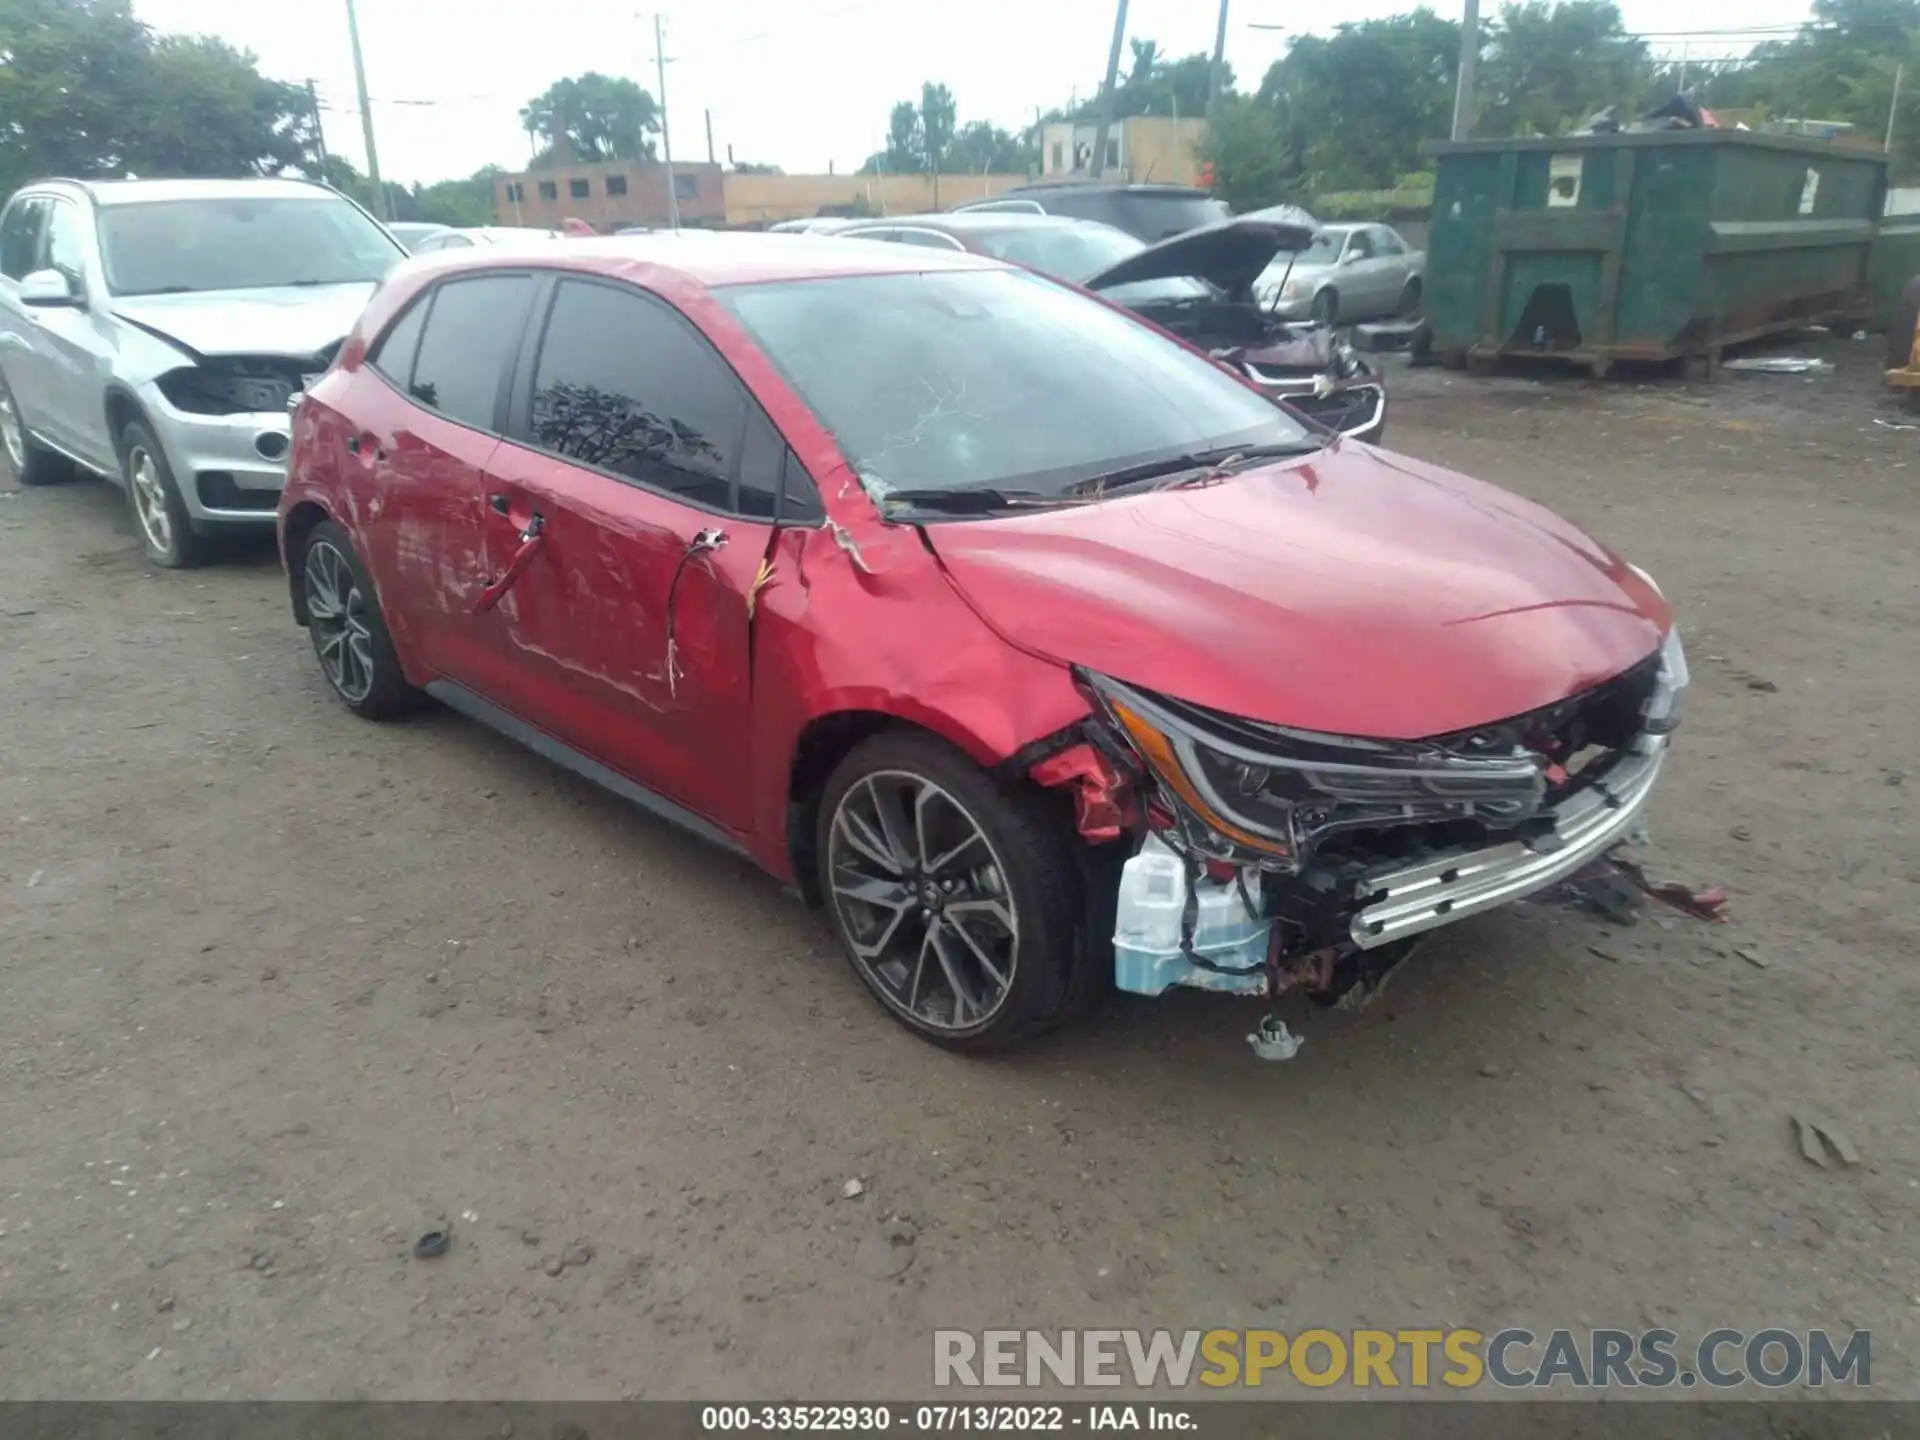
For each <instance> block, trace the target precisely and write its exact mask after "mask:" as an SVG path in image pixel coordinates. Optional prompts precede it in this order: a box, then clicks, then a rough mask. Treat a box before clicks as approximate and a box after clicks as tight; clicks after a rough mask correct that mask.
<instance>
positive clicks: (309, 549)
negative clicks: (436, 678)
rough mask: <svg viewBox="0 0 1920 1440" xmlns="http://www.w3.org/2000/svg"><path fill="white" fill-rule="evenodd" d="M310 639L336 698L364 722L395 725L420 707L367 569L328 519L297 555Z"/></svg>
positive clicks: (323, 673)
mask: <svg viewBox="0 0 1920 1440" xmlns="http://www.w3.org/2000/svg"><path fill="white" fill-rule="evenodd" d="M300 585H301V594H302V596H303V597H304V601H305V607H306V612H307V634H308V635H309V636H310V637H311V638H312V640H313V653H314V657H315V658H316V659H318V660H319V662H320V673H321V675H323V676H324V677H325V678H326V682H327V688H328V689H329V690H331V691H333V694H334V698H336V699H337V700H339V702H340V703H341V704H342V705H345V706H346V707H347V709H349V710H351V711H352V712H353V713H354V714H356V715H358V716H360V717H361V718H362V719H366V720H391V719H393V718H394V717H395V716H397V715H404V714H406V713H407V712H408V711H409V710H412V709H413V708H414V707H415V706H417V705H418V704H419V703H420V699H421V693H420V691H418V690H416V689H414V687H413V686H412V685H410V684H408V683H407V677H406V674H405V673H404V672H403V671H402V670H401V668H400V657H399V656H398V655H396V654H395V653H394V649H393V637H392V636H391V635H389V634H388V633H387V621H386V617H385V616H384V615H383V614H382V613H381V610H380V597H379V596H378V595H377V594H376V593H375V592H374V588H373V581H372V580H371V579H370V578H369V577H368V575H367V569H366V566H365V565H364V564H363V563H362V562H361V560H360V556H359V554H358V553H356V552H355V550H354V548H353V542H352V541H351V540H349V539H348V538H347V532H346V531H345V530H342V529H341V528H340V527H339V526H338V525H336V524H334V522H333V521H331V520H322V521H321V522H320V523H319V524H318V525H316V526H314V527H313V529H312V531H311V532H310V533H309V534H308V535H307V539H306V545H305V547H304V548H303V549H302V550H301V552H300Z"/></svg>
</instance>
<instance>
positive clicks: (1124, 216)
mask: <svg viewBox="0 0 1920 1440" xmlns="http://www.w3.org/2000/svg"><path fill="white" fill-rule="evenodd" d="M953 209H954V213H959V212H962V211H981V210H984V211H987V212H989V213H993V214H1001V215H1010V214H1011V215H1018V214H1026V215H1066V216H1070V217H1071V218H1073V219H1075V220H1098V221H1100V222H1101V223H1102V224H1103V225H1111V226H1113V227H1114V228H1115V229H1117V230H1124V231H1126V232H1127V233H1128V234H1129V235H1132V236H1134V237H1135V238H1136V239H1139V240H1144V241H1146V242H1147V243H1148V244H1149V245H1151V244H1153V243H1154V242H1155V241H1157V240H1165V239H1167V238H1169V237H1170V236H1174V235H1183V234H1185V233H1186V232H1187V231H1189V230H1198V229H1199V228H1200V227H1201V226H1202V225H1217V224H1219V223H1220V222H1221V221H1222V220H1226V219H1229V218H1231V217H1232V215H1233V211H1232V210H1231V209H1230V208H1228V206H1227V202H1226V201H1224V200H1217V199H1215V198H1214V197H1213V196H1212V195H1210V194H1208V193H1207V192H1206V191H1205V190H1194V189H1191V188H1189V187H1188V186H1185V185H1130V184H1124V183H1122V184H1109V183H1107V182H1104V181H1099V180H1056V181H1043V182H1040V183H1037V184H1033V185H1016V186H1014V187H1013V188H1012V189H1011V190H1003V191H1001V192H1000V193H999V194H998V195H996V196H994V197H993V198H992V199H989V200H973V201H969V202H967V203H966V204H964V205H956V206H954V207H953Z"/></svg>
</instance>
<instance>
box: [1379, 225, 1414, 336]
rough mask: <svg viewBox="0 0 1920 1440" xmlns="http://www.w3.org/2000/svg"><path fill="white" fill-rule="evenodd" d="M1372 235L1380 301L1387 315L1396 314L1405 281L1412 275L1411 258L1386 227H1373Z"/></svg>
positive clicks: (1397, 236)
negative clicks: (1378, 258) (1378, 266)
mask: <svg viewBox="0 0 1920 1440" xmlns="http://www.w3.org/2000/svg"><path fill="white" fill-rule="evenodd" d="M1372 233H1373V249H1374V253H1375V254H1377V255H1378V256H1379V257H1380V282H1381V300H1382V302H1383V303H1384V304H1385V306H1386V307H1387V313H1390V314H1391V313H1397V312H1398V311H1399V309H1400V299H1401V297H1402V296H1403V295H1405V294H1406V291H1407V280H1408V279H1409V278H1410V277H1411V276H1412V274H1413V266H1412V265H1411V264H1410V263H1409V262H1410V260H1411V256H1410V255H1409V254H1408V252H1407V246H1406V242H1405V241H1403V240H1402V239H1401V238H1400V236H1399V235H1398V234H1397V233H1396V232H1395V231H1393V230H1391V229H1389V228H1388V227H1387V226H1385V225H1375V226H1374V227H1373V229H1372Z"/></svg>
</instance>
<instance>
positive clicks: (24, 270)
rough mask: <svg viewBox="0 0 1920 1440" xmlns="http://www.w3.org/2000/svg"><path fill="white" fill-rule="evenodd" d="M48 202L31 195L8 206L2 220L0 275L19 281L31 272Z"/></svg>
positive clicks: (0, 226) (0, 232) (0, 221)
mask: <svg viewBox="0 0 1920 1440" xmlns="http://www.w3.org/2000/svg"><path fill="white" fill-rule="evenodd" d="M47 203H48V202H47V201H46V200H44V199H41V198H40V197H39V196H28V197H27V198H25V199H21V200H16V201H14V202H13V204H11V205H9V206H8V207H7V213H6V217H5V218H4V219H0V275H5V276H6V277H7V278H8V279H9V280H20V279H23V278H25V277H26V276H27V275H28V274H29V273H31V272H32V270H33V261H34V256H35V255H36V254H37V253H38V251H39V249H40V225H41V222H42V221H43V220H44V219H45V218H46V213H47Z"/></svg>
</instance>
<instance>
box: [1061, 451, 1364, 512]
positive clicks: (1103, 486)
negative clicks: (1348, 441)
mask: <svg viewBox="0 0 1920 1440" xmlns="http://www.w3.org/2000/svg"><path fill="white" fill-rule="evenodd" d="M1326 443H1327V442H1326V440H1324V439H1320V438H1315V437H1307V438H1304V439H1300V440H1289V441H1287V442H1286V443H1285V444H1280V445H1222V446H1217V447H1216V448H1214V449H1212V450H1194V451H1190V452H1189V453H1187V454H1185V455H1172V456H1169V457H1167V458H1166V459H1164V460H1149V461H1147V462H1146V463H1145V464H1141V465H1129V466H1127V467H1126V468H1125V469H1121V470H1109V471H1108V472H1107V473H1106V474H1104V475H1095V476H1093V477H1092V478H1091V479H1087V480H1082V481H1079V482H1078V483H1077V484H1074V485H1072V486H1070V487H1068V490H1067V493H1068V494H1069V495H1080V496H1088V497H1091V496H1094V495H1113V494H1117V493H1119V492H1122V491H1125V490H1130V489H1132V488H1133V487H1135V486H1137V485H1143V484H1145V483H1147V482H1148V481H1151V480H1165V481H1168V482H1169V483H1181V484H1184V483H1185V482H1186V481H1188V480H1190V479H1198V478H1200V476H1199V475H1198V474H1195V473H1194V472H1196V471H1197V472H1200V473H1201V474H1205V475H1209V476H1224V475H1232V474H1235V473H1236V472H1237V471H1239V469H1240V468H1241V466H1242V464H1243V463H1252V462H1255V461H1260V460H1282V459H1288V458H1290V457H1292V456H1296V455H1311V454H1312V453H1313V452H1314V451H1316V450H1322V449H1325V448H1326Z"/></svg>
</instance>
